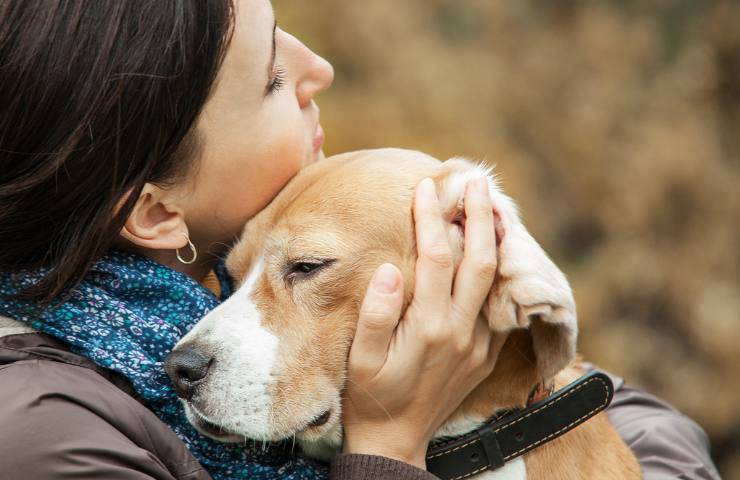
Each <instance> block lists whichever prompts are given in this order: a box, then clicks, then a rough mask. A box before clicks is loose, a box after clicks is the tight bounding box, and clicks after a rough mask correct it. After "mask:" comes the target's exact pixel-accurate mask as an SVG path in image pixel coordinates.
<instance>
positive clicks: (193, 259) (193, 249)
mask: <svg viewBox="0 0 740 480" xmlns="http://www.w3.org/2000/svg"><path fill="white" fill-rule="evenodd" d="M183 235H185V234H183ZM185 239H186V240H187V241H188V246H189V247H190V251H191V252H193V258H191V259H190V260H183V258H182V257H181V256H180V249H179V248H176V249H175V254H176V255H177V259H178V260H180V262H182V263H184V264H185V265H190V264H192V263H195V261H196V260H197V259H198V251H197V250H196V249H195V245H193V242H191V241H190V238H188V236H187V235H185Z"/></svg>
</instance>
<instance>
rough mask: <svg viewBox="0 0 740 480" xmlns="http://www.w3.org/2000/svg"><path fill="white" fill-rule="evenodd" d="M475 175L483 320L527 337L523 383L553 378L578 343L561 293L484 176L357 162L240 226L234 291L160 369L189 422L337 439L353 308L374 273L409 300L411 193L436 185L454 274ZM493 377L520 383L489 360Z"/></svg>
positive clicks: (389, 155) (418, 163) (217, 434)
mask: <svg viewBox="0 0 740 480" xmlns="http://www.w3.org/2000/svg"><path fill="white" fill-rule="evenodd" d="M476 176H488V178H489V180H490V185H491V192H492V200H493V205H494V209H495V211H496V214H497V218H498V221H499V223H500V226H501V227H502V230H503V235H502V239H501V243H500V245H499V247H498V248H499V266H498V274H497V281H496V282H495V285H494V288H493V290H492V291H491V294H490V296H489V300H488V302H487V304H486V305H485V306H484V308H483V311H482V312H481V314H482V315H486V316H487V317H488V319H489V324H490V326H491V328H492V329H493V330H495V331H499V332H508V331H512V330H521V331H522V332H526V343H527V345H526V347H527V348H526V349H525V350H527V351H529V352H530V354H533V355H532V357H533V358H528V359H526V360H527V362H528V363H527V364H528V365H530V366H531V372H530V373H529V375H530V376H536V377H537V378H549V377H550V376H552V375H553V374H554V373H556V372H557V371H559V370H560V369H561V368H563V367H564V366H565V365H566V364H567V363H568V362H569V361H570V360H571V358H572V357H573V355H574V349H575V338H576V321H575V307H574V302H573V298H572V295H571V292H570V288H569V286H568V283H567V281H566V279H565V277H564V276H563V274H562V273H561V272H560V270H558V269H557V268H556V267H555V265H554V264H553V263H552V262H551V261H550V260H549V259H548V257H547V255H546V254H545V253H544V252H543V251H542V249H541V248H540V247H539V246H538V245H537V243H536V242H535V241H534V240H533V239H532V237H531V236H530V235H529V234H528V233H527V231H526V230H525V229H524V227H523V226H522V224H521V222H520V221H519V218H518V216H517V213H516V210H515V207H514V205H513V203H512V202H511V200H510V199H509V198H508V197H506V196H504V195H503V193H501V192H500V191H499V190H498V188H497V187H496V185H495V182H494V180H493V178H492V177H491V176H490V175H489V172H488V171H487V170H486V169H484V168H482V167H479V166H476V165H474V164H472V163H470V162H467V161H464V160H457V159H455V160H450V161H447V162H444V163H441V162H439V161H438V160H436V159H434V158H431V157H429V156H427V155H424V154H421V153H418V152H413V151H406V150H395V149H384V150H372V151H361V152H353V153H350V154H344V155H339V156H335V157H332V158H329V159H327V160H325V161H322V162H319V163H317V164H315V165H312V166H310V167H308V168H306V169H305V170H304V171H302V172H301V173H299V174H298V175H297V176H296V177H295V178H294V179H293V180H292V181H291V182H290V183H289V184H288V186H286V188H285V189H284V190H283V191H282V192H281V193H280V194H279V195H278V197H277V198H276V199H275V200H274V201H273V202H272V203H271V204H270V205H269V206H268V207H267V208H266V209H265V210H263V211H262V212H260V214H258V215H257V216H256V217H255V218H254V219H252V220H251V221H250V222H249V223H248V224H247V226H246V227H245V229H244V233H243V236H242V238H241V240H240V241H239V243H238V244H237V245H236V246H235V247H234V248H233V250H232V251H231V253H230V254H229V257H228V259H227V267H228V270H229V272H230V274H231V275H232V276H233V277H234V278H235V279H236V281H237V287H238V288H237V290H236V292H235V293H234V294H233V295H232V296H231V297H230V298H229V299H228V300H226V301H225V302H224V303H222V304H221V305H220V306H219V307H217V308H216V309H215V310H213V311H212V312H211V313H209V314H208V315H207V316H206V317H205V318H203V319H202V320H201V321H200V322H199V323H198V324H197V325H196V327H195V328H194V329H193V330H192V331H191V332H190V333H188V334H187V335H186V336H185V337H184V338H183V339H182V340H181V342H180V343H179V344H178V346H177V348H176V349H175V351H174V352H173V355H172V356H171V359H170V360H168V371H169V372H170V375H171V376H173V379H174V380H175V383H176V384H177V383H179V384H180V385H179V388H178V389H179V390H180V393H181V394H182V395H181V396H183V397H185V398H186V399H187V400H186V401H185V403H186V410H187V413H188V418H189V419H190V420H191V422H192V423H193V424H194V425H195V426H196V427H197V428H199V429H200V430H201V431H203V432H204V433H206V434H208V435H210V436H212V437H214V438H217V439H220V440H227V441H228V440H232V441H237V440H244V439H245V437H246V438H251V439H260V440H278V439H283V438H286V437H290V436H292V435H294V434H297V435H298V438H299V439H303V440H306V441H312V440H317V439H319V438H321V437H326V436H327V435H329V434H332V435H336V434H337V433H338V431H339V425H340V420H341V419H340V413H341V412H340V408H341V405H340V398H341V391H342V389H343V387H344V385H345V381H346V378H345V372H346V359H347V355H348V352H349V348H350V345H351V342H352V337H353V335H354V330H355V324H356V321H357V316H358V311H359V307H360V304H361V302H362V300H363V297H364V294H365V291H366V289H367V285H368V283H369V281H370V278H371V277H372V275H373V273H374V271H375V269H376V268H377V267H378V266H379V265H380V264H381V263H384V262H390V263H393V264H395V265H397V266H398V267H399V268H400V269H401V271H402V272H403V275H404V281H405V291H406V299H405V301H406V305H408V302H410V301H411V293H412V292H413V283H414V264H415V261H416V246H415V237H414V230H413V228H414V226H413V218H412V199H413V194H414V189H415V187H416V185H417V184H418V183H419V181H421V180H422V179H423V178H424V177H431V178H433V179H434V180H435V182H436V184H437V191H438V195H439V197H440V202H441V203H442V205H441V207H442V210H443V214H444V217H445V219H446V220H447V222H448V223H447V229H448V236H449V241H450V244H451V246H452V249H453V252H455V257H456V264H459V261H460V259H461V258H462V255H463V251H462V250H463V228H462V223H464V222H461V221H460V220H461V219H462V218H463V216H464V209H463V203H462V202H463V196H464V191H465V185H466V183H467V181H468V180H469V179H472V178H474V177H476ZM519 337H520V341H521V338H523V337H522V336H521V335H520V336H519ZM520 347H521V345H520ZM507 355H509V356H511V355H520V356H521V355H522V348H515V349H508V350H507V349H506V348H505V350H504V351H503V352H502V354H501V357H500V361H499V363H501V364H502V365H506V364H507V362H506V361H505V357H506V356H507ZM173 358H174V360H172V359H173ZM193 365H195V368H193ZM508 365H513V364H512V363H511V362H508ZM517 365H518V364H517ZM502 368H504V369H506V368H507V367H502ZM188 369H190V371H189V370H188ZM509 369H511V368H509ZM193 372H195V373H193ZM497 372H498V373H497ZM496 374H498V375H499V376H501V375H503V377H506V376H507V375H508V376H512V375H517V374H518V373H517V372H513V371H503V372H501V371H500V369H499V367H498V364H497V368H496V371H495V372H494V375H496ZM503 377H502V378H503ZM529 386H531V383H529Z"/></svg>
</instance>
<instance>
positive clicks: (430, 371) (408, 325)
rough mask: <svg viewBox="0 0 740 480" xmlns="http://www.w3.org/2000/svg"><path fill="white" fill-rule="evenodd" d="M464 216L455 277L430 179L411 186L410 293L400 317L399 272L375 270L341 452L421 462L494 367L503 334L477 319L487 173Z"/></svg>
mask: <svg viewBox="0 0 740 480" xmlns="http://www.w3.org/2000/svg"><path fill="white" fill-rule="evenodd" d="M465 213H466V216H467V219H466V222H465V256H464V258H463V260H462V263H461V265H460V268H459V270H458V272H457V275H456V276H455V278H454V281H453V260H452V252H451V249H450V246H449V243H448V240H447V235H446V233H445V228H444V221H443V219H442V217H441V214H440V208H439V200H438V198H437V195H436V192H435V189H434V183H433V182H432V181H431V180H430V179H425V180H424V181H422V182H421V183H420V184H419V186H418V187H417V190H416V197H415V202H414V217H415V224H416V232H417V233H416V242H417V247H418V248H417V249H418V252H419V258H418V260H417V263H416V284H415V287H414V298H413V301H412V303H411V305H409V307H408V309H407V310H406V314H405V315H404V317H403V318H402V319H401V320H400V321H399V317H400V314H401V308H402V301H403V287H402V285H403V282H402V279H401V273H400V271H399V270H398V269H397V268H396V267H395V266H393V265H391V264H383V265H381V266H380V267H379V268H378V270H377V271H376V272H375V276H374V277H373V279H372V281H371V282H370V286H369V287H368V291H367V295H366V297H365V300H364V303H363V305H362V308H361V311H360V318H359V321H358V325H357V333H356V334H355V339H354V342H353V344H352V349H351V351H350V355H349V368H348V378H349V380H348V384H347V390H346V393H345V398H344V426H345V431H344V452H345V453H366V454H374V455H382V456H385V457H390V458H395V459H398V460H403V461H405V462H408V463H411V464H414V465H416V466H419V467H421V468H425V464H426V463H425V453H426V449H427V444H428V443H429V440H430V439H431V437H432V435H433V434H434V432H435V431H436V430H437V429H438V428H439V427H440V426H441V424H442V423H443V422H444V420H445V419H447V418H448V417H449V415H451V414H452V412H453V411H454V410H455V409H456V408H457V407H458V406H459V405H460V403H461V402H462V400H464V399H465V397H466V396H467V395H468V394H469V393H470V391H471V390H472V389H473V388H475V386H477V385H478V384H479V383H480V382H481V381H482V380H483V379H485V378H486V377H487V376H488V375H489V374H490V373H491V372H492V371H493V367H494V365H495V363H496V359H497V358H498V354H499V351H500V350H501V346H502V345H503V343H504V341H505V340H506V336H505V335H500V334H499V335H497V336H493V335H492V334H491V332H490V330H489V328H488V325H487V322H485V321H484V320H483V319H482V317H479V315H478V313H479V312H480V310H481V306H482V305H483V302H484V301H485V299H486V297H487V295H488V292H489V291H490V289H491V284H492V282H493V278H494V275H495V272H496V264H497V258H496V234H495V230H494V218H493V208H492V205H491V200H490V195H489V192H488V183H487V182H486V180H485V179H483V178H481V179H478V180H475V181H471V182H470V183H469V184H468V185H467V188H466V192H465ZM450 292H452V294H451V293H450Z"/></svg>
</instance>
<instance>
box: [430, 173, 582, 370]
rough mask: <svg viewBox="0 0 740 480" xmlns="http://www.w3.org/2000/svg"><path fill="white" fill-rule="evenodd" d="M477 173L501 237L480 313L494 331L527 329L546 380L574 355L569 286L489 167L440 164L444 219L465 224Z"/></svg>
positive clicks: (574, 328) (575, 328)
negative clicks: (491, 282) (469, 192)
mask: <svg viewBox="0 0 740 480" xmlns="http://www.w3.org/2000/svg"><path fill="white" fill-rule="evenodd" d="M479 176H485V177H486V178H488V181H489V187H490V191H491V200H492V203H493V208H494V213H495V217H496V222H497V229H496V235H497V237H499V238H497V243H498V267H497V273H496V280H495V281H494V285H493V288H492V290H491V292H490V294H489V296H488V300H487V302H486V304H485V305H484V307H483V311H482V314H483V315H485V316H486V317H487V319H488V322H489V325H490V327H491V329H493V330H496V331H502V332H503V331H509V330H513V329H528V330H529V332H530V333H531V337H532V346H533V350H534V352H535V355H536V357H537V358H536V364H537V370H538V374H539V375H540V376H541V378H543V379H549V378H550V377H552V376H553V375H554V374H555V373H557V372H558V371H560V370H561V369H563V368H564V367H565V366H566V365H567V364H568V363H569V362H570V361H571V360H572V359H573V358H574V356H575V347H576V337H577V333H578V326H577V321H576V308H575V301H574V299H573V294H572V292H571V289H570V285H569V284H568V281H567V280H566V278H565V275H563V273H562V272H561V271H560V269H558V267H556V266H555V264H554V263H553V262H552V260H550V258H549V257H548V256H547V254H546V253H545V251H544V250H543V249H542V247H540V245H539V244H538V243H537V242H536V241H535V240H534V238H532V236H531V235H530V234H529V232H527V230H526V229H525V228H524V225H523V224H522V222H521V220H520V218H519V214H518V212H517V209H516V206H515V205H514V202H513V201H512V200H511V199H510V198H509V197H507V196H506V195H504V194H503V192H501V190H500V189H499V187H498V184H497V182H496V179H495V178H494V176H493V175H492V172H491V169H489V168H486V167H483V166H481V165H475V164H473V163H471V162H469V161H467V160H464V159H451V160H448V161H447V162H445V163H444V164H443V167H442V173H441V174H440V175H439V176H438V177H437V178H436V182H437V185H438V187H437V188H438V192H439V197H440V202H441V204H442V209H443V212H444V215H445V218H447V219H448V220H449V221H451V222H456V223H458V224H462V225H464V204H463V200H464V195H465V186H466V184H467V182H468V181H469V180H471V179H474V178H476V177H479ZM461 218H462V219H463V221H462V222H460V219H461ZM460 230H461V231H462V230H464V229H460ZM458 244H459V245H462V243H459V242H458ZM455 248H456V247H455V245H453V249H455ZM458 248H460V247H459V246H458Z"/></svg>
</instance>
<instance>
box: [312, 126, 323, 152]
mask: <svg viewBox="0 0 740 480" xmlns="http://www.w3.org/2000/svg"><path fill="white" fill-rule="evenodd" d="M323 144H324V129H323V128H321V124H320V123H319V124H318V125H317V126H316V133H315V134H314V137H313V151H314V152H318V151H319V150H321V146H322V145H323Z"/></svg>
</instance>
